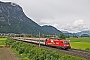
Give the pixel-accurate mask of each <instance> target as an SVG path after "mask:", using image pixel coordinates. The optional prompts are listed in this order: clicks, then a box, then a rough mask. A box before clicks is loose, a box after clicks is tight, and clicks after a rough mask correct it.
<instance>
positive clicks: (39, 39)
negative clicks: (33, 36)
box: [39, 32, 40, 47]
mask: <svg viewBox="0 0 90 60" xmlns="http://www.w3.org/2000/svg"><path fill="white" fill-rule="evenodd" d="M39 47H40V32H39Z"/></svg>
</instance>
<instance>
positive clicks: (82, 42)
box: [67, 37, 90, 50]
mask: <svg viewBox="0 0 90 60" xmlns="http://www.w3.org/2000/svg"><path fill="white" fill-rule="evenodd" d="M67 39H68V40H70V45H71V47H72V48H76V49H82V50H85V49H86V48H90V37H82V38H81V37H79V38H67Z"/></svg>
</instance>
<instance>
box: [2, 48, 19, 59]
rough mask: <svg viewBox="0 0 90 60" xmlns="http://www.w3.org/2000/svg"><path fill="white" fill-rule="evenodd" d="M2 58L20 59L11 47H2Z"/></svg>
mask: <svg viewBox="0 0 90 60" xmlns="http://www.w3.org/2000/svg"><path fill="white" fill-rule="evenodd" d="M0 60H20V59H19V58H18V56H17V55H16V54H15V53H14V52H13V51H12V50H11V49H10V48H0Z"/></svg>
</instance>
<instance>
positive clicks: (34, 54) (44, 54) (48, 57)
mask: <svg viewBox="0 0 90 60" xmlns="http://www.w3.org/2000/svg"><path fill="white" fill-rule="evenodd" d="M6 45H8V46H10V47H11V49H13V50H14V51H15V52H16V53H17V54H18V55H19V56H20V58H21V60H84V59H82V58H78V57H75V56H71V55H67V54H63V53H60V52H57V51H55V50H50V49H45V48H40V47H38V46H35V45H33V44H29V43H25V42H20V41H15V40H12V39H10V38H8V40H7V41H6Z"/></svg>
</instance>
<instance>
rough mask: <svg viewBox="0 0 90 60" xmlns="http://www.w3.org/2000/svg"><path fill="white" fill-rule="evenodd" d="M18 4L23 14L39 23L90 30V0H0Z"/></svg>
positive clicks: (66, 28) (77, 29)
mask: <svg viewBox="0 0 90 60" xmlns="http://www.w3.org/2000/svg"><path fill="white" fill-rule="evenodd" d="M0 1H11V2H13V3H16V4H18V5H20V6H21V7H22V8H23V11H24V12H25V14H26V15H27V16H28V17H29V18H31V19H32V20H33V21H35V22H36V23H38V24H39V25H41V26H42V25H52V26H54V27H56V28H57V29H59V30H66V31H69V32H78V31H82V30H88V29H89V30H90V0H0Z"/></svg>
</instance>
